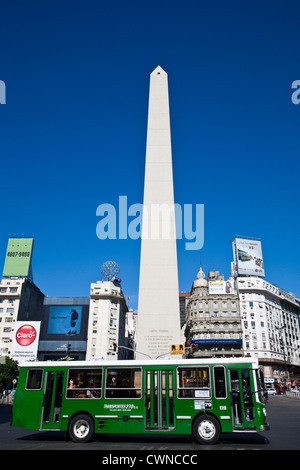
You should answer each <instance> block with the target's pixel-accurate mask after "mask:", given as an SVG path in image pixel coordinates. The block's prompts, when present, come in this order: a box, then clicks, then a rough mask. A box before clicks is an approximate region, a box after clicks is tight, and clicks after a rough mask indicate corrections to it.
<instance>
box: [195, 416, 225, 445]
mask: <svg viewBox="0 0 300 470" xmlns="http://www.w3.org/2000/svg"><path fill="white" fill-rule="evenodd" d="M193 436H194V437H195V439H196V440H197V441H198V442H199V444H215V443H216V442H217V441H218V439H219V437H220V424H219V422H218V420H217V419H216V418H214V417H213V416H210V415H203V416H198V418H196V420H195V422H194V425H193Z"/></svg>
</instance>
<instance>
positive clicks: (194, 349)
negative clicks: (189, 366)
mask: <svg viewBox="0 0 300 470" xmlns="http://www.w3.org/2000/svg"><path fill="white" fill-rule="evenodd" d="M191 351H192V353H194V352H195V351H196V345H195V344H191Z"/></svg>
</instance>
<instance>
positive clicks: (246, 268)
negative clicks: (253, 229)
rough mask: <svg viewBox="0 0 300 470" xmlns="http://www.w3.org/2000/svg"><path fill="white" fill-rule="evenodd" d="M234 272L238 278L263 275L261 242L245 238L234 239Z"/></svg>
mask: <svg viewBox="0 0 300 470" xmlns="http://www.w3.org/2000/svg"><path fill="white" fill-rule="evenodd" d="M233 255H234V260H235V272H236V273H237V275H238V276H262V277H264V275H265V269H264V263H263V257H262V249H261V242H260V241H258V240H248V239H246V238H235V239H234V242H233Z"/></svg>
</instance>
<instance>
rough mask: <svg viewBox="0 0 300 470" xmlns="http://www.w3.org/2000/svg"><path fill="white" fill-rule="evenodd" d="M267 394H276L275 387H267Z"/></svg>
mask: <svg viewBox="0 0 300 470" xmlns="http://www.w3.org/2000/svg"><path fill="white" fill-rule="evenodd" d="M267 394H268V395H276V390H275V388H267Z"/></svg>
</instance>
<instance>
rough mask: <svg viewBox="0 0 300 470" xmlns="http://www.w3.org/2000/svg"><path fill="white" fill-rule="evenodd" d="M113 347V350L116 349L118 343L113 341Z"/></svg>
mask: <svg viewBox="0 0 300 470" xmlns="http://www.w3.org/2000/svg"><path fill="white" fill-rule="evenodd" d="M113 347H114V351H116V350H117V347H118V343H113Z"/></svg>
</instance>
